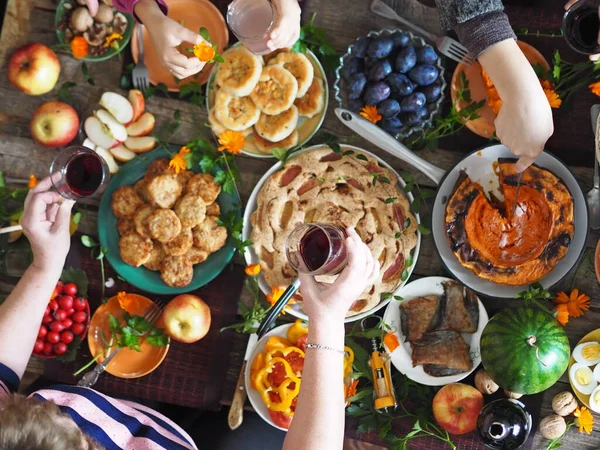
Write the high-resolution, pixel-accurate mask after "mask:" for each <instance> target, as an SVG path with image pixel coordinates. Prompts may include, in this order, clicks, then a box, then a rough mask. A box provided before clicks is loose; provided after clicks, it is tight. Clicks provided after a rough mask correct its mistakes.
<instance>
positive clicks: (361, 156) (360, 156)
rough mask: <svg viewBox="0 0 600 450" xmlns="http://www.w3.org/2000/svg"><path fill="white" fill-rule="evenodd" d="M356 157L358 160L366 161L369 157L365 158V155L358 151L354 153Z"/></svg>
mask: <svg viewBox="0 0 600 450" xmlns="http://www.w3.org/2000/svg"><path fill="white" fill-rule="evenodd" d="M356 159H359V160H361V161H368V160H369V158H367V157H366V156H365V155H363V154H362V153H358V154H357V155H356Z"/></svg>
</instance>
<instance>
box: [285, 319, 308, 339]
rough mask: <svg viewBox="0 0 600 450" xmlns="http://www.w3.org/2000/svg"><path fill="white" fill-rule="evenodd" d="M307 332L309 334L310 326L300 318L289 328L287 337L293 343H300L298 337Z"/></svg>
mask: <svg viewBox="0 0 600 450" xmlns="http://www.w3.org/2000/svg"><path fill="white" fill-rule="evenodd" d="M305 334H308V328H307V327H306V326H305V324H304V322H302V320H300V319H298V320H296V322H294V324H293V325H292V326H291V327H290V328H289V330H288V332H287V338H288V341H290V342H291V343H292V345H296V344H297V343H298V339H300V338H301V337H302V336H304V335H305Z"/></svg>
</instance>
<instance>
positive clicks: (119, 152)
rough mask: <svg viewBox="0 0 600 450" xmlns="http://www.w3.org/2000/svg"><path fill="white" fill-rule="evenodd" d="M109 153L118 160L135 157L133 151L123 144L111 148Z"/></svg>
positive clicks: (129, 159) (125, 160)
mask: <svg viewBox="0 0 600 450" xmlns="http://www.w3.org/2000/svg"><path fill="white" fill-rule="evenodd" d="M110 154H111V155H113V156H114V157H115V159H116V160H117V161H119V162H127V161H131V160H132V159H133V158H135V153H134V152H132V151H131V150H129V149H128V148H127V147H125V146H124V145H123V144H119V145H117V146H116V147H113V148H111V149H110Z"/></svg>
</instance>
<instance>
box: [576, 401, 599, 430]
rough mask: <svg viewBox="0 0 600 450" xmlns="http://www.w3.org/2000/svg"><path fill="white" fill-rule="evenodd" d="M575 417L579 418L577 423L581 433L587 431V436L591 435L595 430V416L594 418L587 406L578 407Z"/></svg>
mask: <svg viewBox="0 0 600 450" xmlns="http://www.w3.org/2000/svg"><path fill="white" fill-rule="evenodd" d="M573 415H574V416H575V417H577V419H576V420H575V423H576V424H577V425H578V426H579V432H580V433H581V432H583V431H585V432H586V433H587V434H590V433H591V432H592V430H593V429H594V416H592V413H591V412H590V411H589V409H587V408H586V407H585V406H582V407H579V406H578V407H577V409H576V410H575V412H574V413H573Z"/></svg>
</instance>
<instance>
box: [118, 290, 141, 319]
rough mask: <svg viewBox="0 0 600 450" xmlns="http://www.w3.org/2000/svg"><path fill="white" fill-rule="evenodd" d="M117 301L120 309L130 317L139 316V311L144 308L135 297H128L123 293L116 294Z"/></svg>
mask: <svg viewBox="0 0 600 450" xmlns="http://www.w3.org/2000/svg"><path fill="white" fill-rule="evenodd" d="M117 300H118V301H119V306H120V307H121V309H122V310H123V311H126V312H128V313H129V314H131V315H135V314H139V312H140V309H143V307H144V305H143V304H142V302H140V300H139V299H138V297H137V296H135V295H129V294H128V293H127V292H124V291H122V292H119V293H118V294H117Z"/></svg>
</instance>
